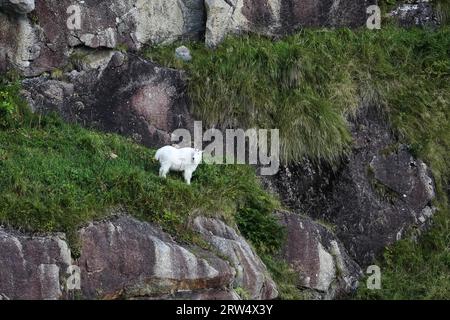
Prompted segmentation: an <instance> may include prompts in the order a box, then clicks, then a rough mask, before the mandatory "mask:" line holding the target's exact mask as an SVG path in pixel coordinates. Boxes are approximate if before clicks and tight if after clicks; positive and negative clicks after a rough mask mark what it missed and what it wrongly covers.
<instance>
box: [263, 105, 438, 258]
mask: <svg viewBox="0 0 450 320" xmlns="http://www.w3.org/2000/svg"><path fill="white" fill-rule="evenodd" d="M351 126H352V127H351V130H352V133H353V137H354V148H353V152H352V154H351V155H350V157H349V158H348V159H346V160H345V161H344V163H342V165H341V167H340V168H338V169H337V170H335V171H334V170H332V169H331V168H329V167H327V166H321V167H319V166H316V165H313V164H311V163H308V162H305V163H304V164H301V165H292V166H289V167H283V168H282V169H281V170H280V172H279V173H278V174H277V175H276V176H275V177H266V178H264V179H265V183H266V185H267V188H269V189H271V190H272V191H274V192H277V193H278V194H279V195H280V197H281V198H282V200H283V201H284V202H285V203H286V204H287V205H288V206H289V207H291V208H293V209H295V210H297V211H298V212H301V213H305V214H307V215H309V216H311V217H313V218H316V219H321V220H325V221H327V222H329V223H331V224H334V225H336V227H337V229H336V235H337V236H338V238H339V239H340V240H341V241H342V242H343V244H344V246H345V247H346V249H347V251H348V252H349V254H350V255H351V256H352V257H353V258H355V259H356V261H357V262H358V263H359V264H360V265H361V266H365V265H368V264H370V263H372V262H373V260H374V259H375V258H376V256H377V255H378V254H380V253H381V252H382V251H383V249H384V248H385V247H386V246H387V245H390V244H392V243H394V242H395V241H398V240H400V239H402V238H403V237H404V234H405V232H406V231H408V230H409V229H410V228H411V227H413V226H414V227H417V228H418V229H419V230H420V229H424V228H426V227H427V226H428V225H429V221H430V217H431V216H432V214H433V212H434V208H433V207H432V206H431V200H432V199H433V198H434V184H433V179H432V176H431V173H430V172H429V170H428V169H427V167H426V165H425V164H424V163H423V162H422V161H420V160H418V159H415V158H414V157H413V156H412V155H411V154H410V153H409V151H408V150H407V148H406V146H403V145H399V144H398V143H397V141H396V139H395V137H394V136H393V135H392V133H391V130H390V128H389V126H388V125H387V124H386V122H385V121H383V120H382V118H381V117H380V116H379V115H378V113H377V112H376V111H375V109H374V108H372V109H369V110H365V111H362V112H361V114H360V115H359V116H358V117H357V119H356V120H354V121H353V122H352V123H351Z"/></svg>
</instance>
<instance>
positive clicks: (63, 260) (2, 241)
mask: <svg viewBox="0 0 450 320" xmlns="http://www.w3.org/2000/svg"><path fill="white" fill-rule="evenodd" d="M71 264H72V259H71V255H70V250H69V247H68V246H67V243H66V241H65V239H64V237H63V236H62V235H61V236H59V235H58V236H56V235H55V236H47V237H43V236H42V237H41V236H35V237H31V236H26V235H23V234H21V233H17V232H12V231H8V230H5V229H2V228H0V297H2V298H3V299H11V300H15V299H20V300H28V299H30V300H55V299H59V298H61V297H62V296H63V293H64V283H63V282H60V279H65V278H66V276H67V275H66V272H67V269H68V267H69V266H70V265H71ZM0 300H1V299H0Z"/></svg>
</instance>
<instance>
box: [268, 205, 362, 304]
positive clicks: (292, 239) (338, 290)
mask: <svg viewBox="0 0 450 320" xmlns="http://www.w3.org/2000/svg"><path fill="white" fill-rule="evenodd" d="M277 217H278V219H279V221H280V223H281V224H282V225H283V226H285V228H286V231H287V240H286V242H285V244H284V246H283V248H282V252H281V258H283V259H284V260H285V261H286V262H287V263H288V264H289V265H290V266H291V268H292V269H293V270H295V271H296V272H297V273H298V283H299V286H300V287H301V288H303V289H307V290H309V292H310V295H311V296H312V297H315V298H320V299H336V298H339V297H343V296H348V295H349V294H351V293H353V292H354V291H355V290H356V289H357V287H358V279H359V278H360V277H361V276H362V271H361V269H360V267H359V266H358V264H357V263H356V262H354V261H353V260H352V258H350V256H349V255H348V254H347V251H346V250H345V248H344V246H343V245H342V243H341V242H340V241H339V240H338V239H337V238H336V236H335V235H334V234H333V232H332V231H330V230H329V229H328V228H326V227H324V226H323V225H320V224H319V223H317V222H314V221H313V220H311V219H310V218H308V217H302V216H300V215H298V214H295V213H291V212H286V211H280V212H278V213H277Z"/></svg>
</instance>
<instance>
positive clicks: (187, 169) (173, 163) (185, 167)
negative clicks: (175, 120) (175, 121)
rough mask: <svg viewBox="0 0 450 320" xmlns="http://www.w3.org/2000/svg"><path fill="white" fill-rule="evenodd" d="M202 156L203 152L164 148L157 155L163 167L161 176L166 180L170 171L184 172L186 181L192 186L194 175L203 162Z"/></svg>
mask: <svg viewBox="0 0 450 320" xmlns="http://www.w3.org/2000/svg"><path fill="white" fill-rule="evenodd" d="M202 156H203V152H202V151H200V150H197V149H193V148H181V149H177V148H174V147H172V146H165V147H162V148H161V149H159V150H158V151H156V155H155V159H156V160H157V161H159V163H160V165H161V168H160V169H159V176H160V177H163V178H166V176H167V173H169V171H179V172H181V171H184V179H185V180H186V183H187V184H188V185H190V184H191V178H192V174H193V173H194V171H195V170H196V169H197V167H198V165H199V164H200V163H201V162H202Z"/></svg>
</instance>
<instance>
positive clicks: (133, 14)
mask: <svg viewBox="0 0 450 320" xmlns="http://www.w3.org/2000/svg"><path fill="white" fill-rule="evenodd" d="M2 1H3V2H2V3H6V2H8V3H9V1H6V2H5V0H2ZM11 1H12V0H11ZM25 2H27V1H23V3H25ZM72 5H75V6H78V8H79V12H80V18H81V20H80V22H81V24H80V26H79V29H77V27H78V26H76V25H74V24H72V23H71V22H72V20H73V19H72V16H73V14H75V11H72V12H70V11H69V12H70V13H69V14H68V13H67V10H68V8H70V7H71V6H72ZM33 16H34V18H33V22H31V21H30V20H29V19H28V18H27V17H26V16H20V17H16V16H12V15H10V14H3V13H2V14H0V48H6V49H7V50H5V49H1V50H0V71H4V70H5V69H6V68H10V67H18V68H19V70H20V71H22V73H23V74H24V75H25V76H38V75H40V74H42V73H43V72H47V71H51V70H52V69H54V68H62V67H63V66H64V65H66V64H67V62H68V58H69V54H70V49H71V47H88V48H96V49H97V48H98V49H105V48H107V49H114V48H115V47H117V46H119V45H120V46H121V47H123V48H126V49H128V50H139V49H141V48H142V47H143V45H145V44H159V43H168V42H172V41H174V40H177V39H192V38H199V37H200V36H201V35H202V34H203V33H204V28H205V22H204V19H205V18H204V17H205V12H204V5H203V0H166V1H141V0H139V1H136V0H112V1H111V0H100V1H99V0H86V1H83V2H74V1H72V0H40V1H38V2H36V9H35V11H34V12H33ZM34 22H36V23H37V24H35V23H34ZM68 22H70V23H68ZM69 27H70V28H69ZM3 29H5V30H3ZM2 51H3V54H2ZM5 51H8V54H5ZM31 51H33V52H34V53H35V54H33V57H27V58H24V55H25V54H27V53H29V52H31ZM18 61H20V62H22V63H18Z"/></svg>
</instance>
